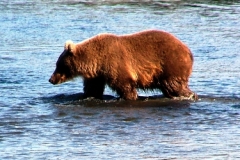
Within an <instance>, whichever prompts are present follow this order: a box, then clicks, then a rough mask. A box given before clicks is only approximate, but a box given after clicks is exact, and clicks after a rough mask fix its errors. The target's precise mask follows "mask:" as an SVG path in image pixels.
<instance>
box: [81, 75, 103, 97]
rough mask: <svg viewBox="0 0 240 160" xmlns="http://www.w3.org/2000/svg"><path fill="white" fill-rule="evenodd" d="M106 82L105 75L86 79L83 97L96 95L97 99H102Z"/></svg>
mask: <svg viewBox="0 0 240 160" xmlns="http://www.w3.org/2000/svg"><path fill="white" fill-rule="evenodd" d="M105 84H106V82H105V79H104V78H103V77H96V78H89V79H84V88H83V91H84V95H83V97H84V98H87V97H94V98H96V99H102V98H103V92H104V89H105Z"/></svg>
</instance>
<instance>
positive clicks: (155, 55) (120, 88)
mask: <svg viewBox="0 0 240 160" xmlns="http://www.w3.org/2000/svg"><path fill="white" fill-rule="evenodd" d="M192 66H193V56H192V53H191V51H190V50H189V48H188V47H187V46H186V45H185V44H184V43H182V42H181V41H180V40H179V39H177V38H176V37H174V36H173V35H172V34H170V33H167V32H164V31H159V30H147V31H142V32H138V33H135V34H129V35H122V36H117V35H114V34H108V33H105V34H99V35H97V36H94V37H92V38H90V39H87V40H84V41H83V42H80V43H78V44H74V43H73V42H72V41H67V42H66V44H65V46H64V51H63V53H62V54H61V55H60V57H59V59H58V62H57V64H56V70H55V72H54V73H53V75H52V77H51V78H50V80H49V81H50V82H51V83H53V84H59V83H62V82H65V81H67V80H70V79H72V78H74V77H76V76H82V77H83V79H84V95H85V97H95V98H102V95H103V92H104V88H105V85H106V84H107V85H109V86H110V88H112V89H113V90H115V91H116V92H117V93H118V94H119V95H120V97H121V98H124V99H128V100H136V99H137V91H136V88H140V89H144V90H145V89H147V90H148V89H150V90H151V89H159V90H161V91H162V92H163V94H164V95H165V96H166V97H169V98H174V97H190V96H193V95H194V96H195V98H196V97H197V95H196V94H194V93H193V92H192V91H191V90H190V89H189V87H188V79H189V76H190V74H191V72H192ZM58 74H60V75H61V76H60V77H61V78H62V77H64V79H61V78H57V76H56V75H58Z"/></svg>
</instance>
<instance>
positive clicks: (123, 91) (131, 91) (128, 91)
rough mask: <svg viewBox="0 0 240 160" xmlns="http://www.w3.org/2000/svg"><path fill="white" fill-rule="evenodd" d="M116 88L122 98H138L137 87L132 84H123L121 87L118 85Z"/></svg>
mask: <svg viewBox="0 0 240 160" xmlns="http://www.w3.org/2000/svg"><path fill="white" fill-rule="evenodd" d="M115 90H116V91H117V94H118V95H119V96H120V98H123V99H125V100H136V99H137V98H138V94H137V90H136V88H135V87H132V86H131V85H127V84H126V85H122V86H121V87H117V88H116V89H115Z"/></svg>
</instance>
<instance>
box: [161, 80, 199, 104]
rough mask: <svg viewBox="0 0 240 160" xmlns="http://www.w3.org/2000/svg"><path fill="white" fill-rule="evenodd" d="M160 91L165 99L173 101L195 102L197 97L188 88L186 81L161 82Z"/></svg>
mask: <svg viewBox="0 0 240 160" xmlns="http://www.w3.org/2000/svg"><path fill="white" fill-rule="evenodd" d="M160 84H161V86H160V89H161V90H162V92H163V94H164V96H165V97H168V98H173V99H178V98H179V99H190V100H197V99H198V96H197V94H195V93H194V92H192V91H191V90H190V89H189V87H188V81H186V80H182V79H171V80H163V81H162V82H161V83H160Z"/></svg>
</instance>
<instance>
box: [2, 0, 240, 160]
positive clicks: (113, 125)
mask: <svg viewBox="0 0 240 160" xmlns="http://www.w3.org/2000/svg"><path fill="white" fill-rule="evenodd" d="M239 17H240V2H239V1H224V0H222V1H201V0H198V1H197V0H192V1H188V0H177V1H166V0H164V1H160V0H151V1H150V0H144V1H135V0H125V1H123V0H116V1H110V0H107V1H99V0H98V1H92V0H85V1H76V0H71V1H67V0H53V1H47V0H39V1H35V0H26V1H24V0H13V1H8V0H2V1H1V2H0V26H1V27H0V35H1V39H0V159H189V160H190V159H239V158H240V89H239V88H240V80H239V78H240V72H239V71H240V67H239V64H240V53H239V49H240V20H239ZM153 28H157V29H161V30H166V31H168V32H171V33H173V34H174V35H176V36H177V37H178V38H179V39H181V40H182V41H184V42H185V43H186V44H187V45H188V46H189V47H190V48H191V50H192V52H193V54H194V58H195V62H194V68H193V73H192V76H191V78H190V82H189V85H190V88H191V89H192V90H193V91H194V92H196V93H198V95H199V97H200V99H199V100H198V101H195V102H194V101H174V100H169V99H166V98H164V97H163V96H162V93H160V92H158V91H154V92H152V91H151V92H143V91H139V95H140V96H141V98H140V100H138V101H135V102H130V101H116V100H112V98H113V97H116V94H115V93H114V92H112V91H111V90H110V89H109V88H107V89H106V91H105V100H104V101H98V100H91V99H90V100H81V99H80V97H81V94H82V80H81V78H77V79H75V80H73V81H70V82H67V83H65V84H62V85H58V86H53V85H51V84H50V83H49V82H48V79H49V78H50V75H51V74H52V72H53V71H54V69H55V62H56V60H57V58H58V56H59V55H60V53H61V52H62V51H63V45H64V43H65V41H66V40H68V39H71V40H73V41H74V42H80V41H82V40H84V39H86V38H89V37H91V36H93V35H96V34H98V33H103V32H110V33H115V34H128V33H133V32H137V31H141V30H144V29H153ZM147 97H149V98H147Z"/></svg>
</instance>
